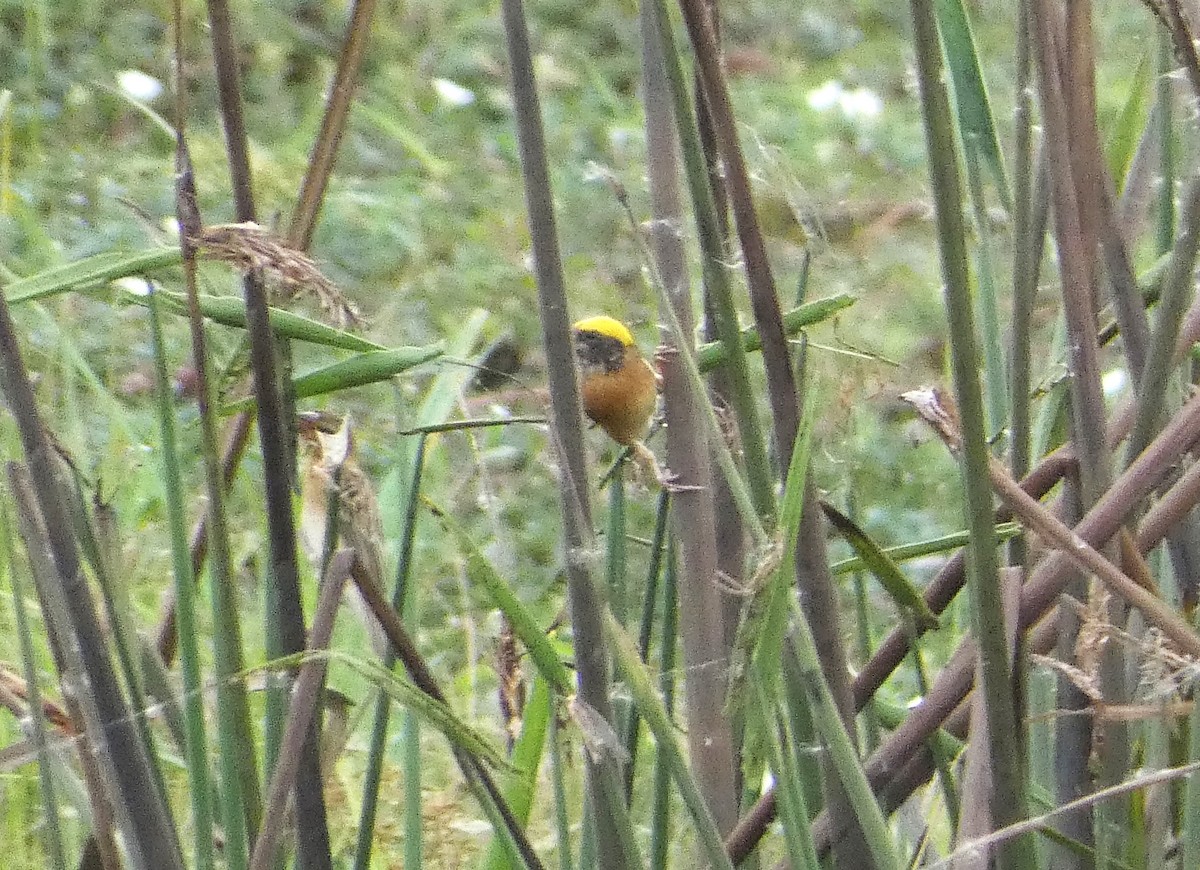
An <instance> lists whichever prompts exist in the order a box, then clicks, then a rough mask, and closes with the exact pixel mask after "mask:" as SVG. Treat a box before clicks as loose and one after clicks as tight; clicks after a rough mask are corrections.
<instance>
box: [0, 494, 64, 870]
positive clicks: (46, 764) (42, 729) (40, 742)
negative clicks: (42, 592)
mask: <svg viewBox="0 0 1200 870" xmlns="http://www.w3.org/2000/svg"><path fill="white" fill-rule="evenodd" d="M12 533H13V530H12V525H11V524H10V523H9V515H8V509H7V506H6V505H0V536H3V539H4V540H3V541H0V556H2V557H3V563H0V564H2V566H3V567H4V568H7V569H8V577H9V582H10V584H11V586H12V598H13V615H14V616H15V617H16V628H17V640H18V641H19V643H20V646H21V662H22V665H23V666H24V673H25V685H26V686H27V687H28V690H27V691H28V693H29V694H28V697H27V699H26V700H27V702H28V704H29V720H30V728H29V730H30V732H31V740H32V743H33V748H34V750H36V752H37V760H38V785H39V787H40V789H41V792H42V813H43V817H44V820H45V828H46V829H45V837H44V840H45V844H46V852H47V855H48V858H49V860H50V862H51V866H52V867H53V868H54V870H67V856H66V850H65V849H64V847H63V836H62V826H61V824H60V819H59V814H58V797H57V796H56V795H55V793H54V779H53V777H52V774H51V770H52V768H51V765H52V764H53V763H54V757H53V756H52V755H51V753H50V748H49V740H48V734H47V729H46V717H45V715H44V713H43V710H42V690H41V687H40V685H39V682H40V681H39V679H38V673H37V670H38V668H37V659H36V657H35V655H34V649H33V634H32V633H31V632H30V630H29V618H28V616H27V615H26V610H25V587H24V582H23V581H22V579H21V577H20V575H19V571H18V569H17V566H16V565H15V564H14V559H13V553H14V548H13V540H12Z"/></svg>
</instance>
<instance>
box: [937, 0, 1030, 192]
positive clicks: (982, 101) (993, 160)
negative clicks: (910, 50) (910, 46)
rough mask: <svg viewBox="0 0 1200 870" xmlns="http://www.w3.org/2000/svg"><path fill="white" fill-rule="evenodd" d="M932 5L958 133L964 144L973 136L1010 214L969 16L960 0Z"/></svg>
mask: <svg viewBox="0 0 1200 870" xmlns="http://www.w3.org/2000/svg"><path fill="white" fill-rule="evenodd" d="M934 8H935V10H936V15H937V25H938V32H939V34H940V35H941V38H942V39H941V41H942V52H943V54H944V55H945V57H946V66H947V68H948V69H949V71H950V83H951V85H952V89H953V92H954V108H955V111H954V119H955V123H956V124H957V125H958V131H959V136H960V138H961V140H962V142H963V145H964V146H965V147H970V146H969V145H968V144H967V143H968V142H969V141H970V140H972V139H973V140H975V142H976V143H977V148H978V152H979V155H980V156H981V157H982V158H983V162H984V164H985V165H986V166H987V168H988V171H989V172H990V173H991V175H992V181H993V183H994V184H995V185H996V192H997V193H998V194H999V196H1000V201H1001V202H1002V203H1003V204H1004V208H1005V210H1006V211H1008V212H1009V214H1011V213H1012V199H1011V196H1010V194H1009V187H1008V178H1007V176H1006V174H1005V171H1004V155H1003V154H1002V153H1001V151H1000V138H999V136H998V135H997V133H996V121H995V118H994V117H993V116H992V106H991V101H990V100H989V99H988V92H987V85H986V83H985V82H984V79H983V70H982V68H981V67H980V65H979V51H978V48H977V47H976V44H975V34H974V33H973V32H972V30H971V20H970V18H969V17H968V16H967V10H966V7H965V6H964V4H963V3H962V0H936V3H935V7H934Z"/></svg>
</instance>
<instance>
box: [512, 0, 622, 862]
mask: <svg viewBox="0 0 1200 870" xmlns="http://www.w3.org/2000/svg"><path fill="white" fill-rule="evenodd" d="M501 16H502V19H503V24H504V35H505V43H506V45H507V48H508V57H509V63H510V65H511V75H512V91H513V102H514V113H515V116H516V127H517V142H518V145H519V149H520V155H521V173H522V176H523V178H524V188H525V205H526V212H527V217H528V221H529V234H530V240H531V242H532V246H533V260H534V269H535V272H536V277H537V288H538V313H539V315H540V320H541V324H542V340H543V343H544V345H545V350H546V364H547V369H548V378H547V379H548V381H549V387H550V410H551V421H552V422H551V432H552V433H553V437H554V441H555V447H556V448H557V453H558V458H559V462H560V464H561V478H560V483H559V498H560V501H561V503H562V517H563V543H564V546H565V551H566V561H567V564H566V568H567V597H568V600H569V602H570V610H571V627H572V630H573V634H574V638H575V667H576V673H577V679H578V683H579V698H580V700H581V701H582V702H583V703H585V704H587V705H588V706H589V707H591V709H592V710H594V711H595V712H596V713H597V714H598V715H599V716H600V717H601V718H603V719H604V721H606V722H607V723H608V724H609V727H613V726H614V719H613V710H612V699H611V696H610V694H609V691H610V685H609V671H608V664H609V660H608V652H607V649H606V644H605V642H604V637H603V622H602V620H603V611H604V603H603V598H602V597H601V595H600V594H599V592H598V590H597V589H596V586H595V583H594V580H593V575H592V568H593V562H594V555H593V553H594V550H595V546H596V544H595V537H594V534H593V531H592V511H591V500H590V498H589V496H588V472H587V462H586V458H585V454H584V449H583V406H582V404H581V401H580V396H579V382H578V375H577V374H576V370H575V349H574V346H573V339H572V335H571V320H570V316H569V314H568V311H567V296H566V288H565V286H564V285H563V274H562V260H561V257H560V254H559V249H558V231H557V229H556V227H555V218H554V202H553V197H552V194H551V190H550V174H549V169H548V167H547V164H546V143H545V135H544V132H543V130H542V116H541V107H540V106H539V101H538V95H537V87H536V84H535V82H534V76H533V56H532V53H531V51H530V47H529V33H528V30H527V29H526V24H525V10H524V5H523V4H522V2H521V0H503V2H502V4H501ZM587 772H588V777H587V782H588V793H589V795H590V798H591V809H592V815H593V818H594V819H595V824H596V836H597V839H598V841H599V844H600V846H601V848H600V849H599V851H598V857H599V864H600V866H601V867H603V868H605V870H609V868H611V870H618V868H621V867H627V866H631V865H636V864H640V859H639V858H638V857H637V856H636V855H629V854H625V848H626V844H631V843H632V837H631V836H630V835H631V828H630V821H629V815H628V809H627V808H626V806H625V802H624V799H623V798H624V795H623V790H622V789H621V785H620V777H619V775H618V771H617V767H616V762H615V760H614V759H613V758H611V757H608V756H600V755H596V756H592V755H589V757H588V760H587Z"/></svg>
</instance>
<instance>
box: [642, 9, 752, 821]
mask: <svg viewBox="0 0 1200 870" xmlns="http://www.w3.org/2000/svg"><path fill="white" fill-rule="evenodd" d="M642 52H643V54H642V80H643V86H644V92H645V96H644V99H645V103H646V146H647V149H646V150H647V172H648V175H649V179H650V202H651V211H652V217H653V223H652V226H653V228H654V229H653V231H652V233H651V243H652V245H653V248H654V254H655V260H656V265H657V270H658V274H659V276H660V277H661V278H662V281H663V285H664V286H663V290H664V294H665V299H664V300H663V301H662V304H669V305H670V306H671V307H672V308H673V309H674V316H675V318H677V320H678V323H679V325H680V332H679V334H678V335H676V334H675V333H674V332H673V331H672V330H668V331H667V334H666V335H665V336H664V339H665V341H667V342H668V343H669V344H674V343H675V342H677V341H681V340H682V341H688V340H691V336H692V335H693V332H694V330H693V319H692V302H691V293H690V291H689V288H688V281H687V269H686V267H685V265H684V249H683V239H682V237H681V235H680V232H679V226H680V223H681V221H682V217H683V215H682V212H683V209H682V204H681V202H680V195H679V161H678V157H677V154H678V145H677V140H676V137H675V131H674V128H673V121H672V118H671V96H670V91H669V85H668V83H667V80H666V74H665V69H664V65H663V55H662V40H661V39H660V37H659V34H658V21H657V15H655V13H654V10H653V8H651V7H650V6H649V5H648V4H643V6H642ZM663 320H664V321H666V322H670V321H671V316H670V314H669V313H667V312H664V313H663ZM678 354H679V350H678V348H672V349H669V350H668V351H666V352H665V353H664V354H662V363H661V368H662V375H663V396H664V403H665V406H666V415H667V464H668V466H669V467H670V469H671V473H672V475H673V476H674V478H675V480H676V481H677V482H678V484H679V485H680V488H679V490H678V491H677V492H676V493H675V494H674V497H673V498H672V503H671V513H672V515H673V518H674V523H673V528H674V539H675V540H676V541H677V542H678V546H679V573H678V583H679V619H680V629H681V634H682V638H683V658H684V666H685V667H686V668H687V674H688V678H687V681H686V682H685V684H684V691H685V703H686V706H687V722H688V749H689V755H690V757H691V762H692V769H693V771H694V773H695V776H696V778H697V780H698V781H699V783H700V787H701V790H702V793H703V795H704V799H705V801H706V802H707V804H708V808H709V811H710V812H711V813H712V815H713V818H714V820H715V821H716V823H717V829H718V830H719V831H720V832H721V833H722V835H724V834H726V833H728V832H729V831H730V830H732V828H733V825H734V823H735V822H736V821H737V806H738V804H737V783H736V773H735V767H734V749H733V729H732V727H731V725H730V721H729V717H728V716H727V715H726V713H725V711H724V709H722V705H721V704H720V703H717V699H720V698H723V697H724V696H725V692H726V687H727V685H728V673H729V657H728V652H727V650H726V647H725V633H724V617H723V613H722V605H721V599H720V592H719V591H718V585H717V542H716V515H715V512H714V507H713V499H712V477H713V475H712V468H711V464H710V461H709V455H708V446H707V439H706V437H705V433H704V430H703V428H702V425H701V424H700V423H699V421H700V417H701V415H700V412H699V409H698V408H697V402H698V401H701V398H700V397H699V396H698V395H697V393H696V391H695V390H694V389H693V388H692V385H691V383H689V380H688V376H687V373H686V372H685V371H684V369H683V367H682V365H681V364H680V360H679V356H678Z"/></svg>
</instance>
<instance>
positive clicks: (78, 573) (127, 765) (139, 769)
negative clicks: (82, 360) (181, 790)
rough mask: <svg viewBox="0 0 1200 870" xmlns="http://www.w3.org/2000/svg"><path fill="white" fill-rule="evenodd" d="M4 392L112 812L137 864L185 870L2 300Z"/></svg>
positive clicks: (0, 379) (0, 384) (0, 386)
mask: <svg viewBox="0 0 1200 870" xmlns="http://www.w3.org/2000/svg"><path fill="white" fill-rule="evenodd" d="M0 392H3V394H4V397H5V399H6V401H7V403H8V407H9V409H10V410H11V412H12V416H13V419H14V421H15V422H16V425H17V429H18V431H19V432H20V435H21V443H22V446H23V448H24V451H25V457H26V461H27V463H28V465H29V472H30V476H31V478H32V481H33V492H34V495H35V496H36V499H37V505H38V509H39V510H40V512H41V515H42V520H43V523H44V525H45V529H46V534H47V538H48V540H49V544H50V549H51V555H52V558H53V562H54V568H55V573H56V578H55V579H56V580H57V583H58V584H59V585H60V588H61V591H62V598H63V602H64V604H65V608H66V613H67V616H68V618H69V620H70V627H71V633H72V635H73V640H74V642H73V643H72V644H70V646H71V648H72V650H73V651H74V653H75V654H77V655H78V657H79V659H80V663H81V668H82V674H81V677H82V683H81V685H79V686H77V687H75V690H76V691H77V692H78V693H79V696H80V704H81V706H83V707H84V709H85V710H87V709H90V712H91V713H92V714H93V715H94V719H92V720H91V722H90V724H91V725H92V726H94V727H95V729H96V730H95V731H94V732H93V733H91V735H90V736H91V739H92V740H93V741H94V742H95V743H94V745H99V746H103V747H104V750H105V751H103V752H100V753H99V755H100V757H101V759H102V768H103V769H104V771H105V773H106V775H107V776H108V777H110V782H111V785H112V787H113V793H114V804H115V805H116V808H117V813H118V816H119V818H120V820H121V827H122V828H123V830H124V832H125V834H126V837H127V838H128V839H127V841H126V844H125V845H126V848H128V849H129V850H130V851H131V853H132V855H133V858H134V861H135V863H138V864H140V866H145V867H161V868H164V870H170V868H182V867H183V857H182V855H181V854H180V852H179V841H178V839H177V836H176V831H175V827H174V823H173V821H172V819H171V816H170V813H169V811H168V808H167V805H166V802H165V796H164V795H162V794H161V793H160V792H159V791H158V788H157V786H156V785H155V779H156V777H155V773H154V771H153V769H152V768H151V760H150V757H149V755H148V749H147V747H146V746H144V745H143V744H142V742H141V739H140V737H139V735H138V731H137V728H136V727H134V720H133V715H132V713H131V711H130V709H129V706H128V704H127V703H126V701H125V697H124V696H123V695H122V693H121V690H120V686H119V684H118V682H117V678H116V674H115V673H114V672H113V668H112V662H111V661H110V659H109V656H108V650H107V649H106V647H105V643H104V636H103V632H102V631H101V629H100V625H99V623H98V621H97V619H96V609H95V603H94V601H93V599H92V595H91V592H90V590H89V589H88V586H87V583H86V578H85V576H84V572H83V566H82V565H81V564H80V562H79V551H78V548H77V543H76V541H75V539H74V537H73V536H72V535H71V528H72V524H71V522H70V519H69V517H68V515H67V511H66V505H65V501H64V499H63V495H62V492H61V491H60V488H59V487H60V484H59V482H58V480H57V478H56V473H55V469H54V465H53V462H54V460H53V459H52V454H51V451H50V446H49V444H48V442H47V439H46V429H45V426H44V424H43V423H42V419H41V414H40V413H39V412H38V409H37V405H36V403H35V401H34V395H33V386H32V384H31V383H30V381H29V374H28V372H27V371H26V369H25V365H24V362H23V361H22V359H21V353H20V348H19V346H18V344H17V334H16V327H15V326H14V324H13V321H12V318H11V316H10V315H9V310H8V303H7V302H6V301H5V300H4V298H3V295H2V294H0Z"/></svg>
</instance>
